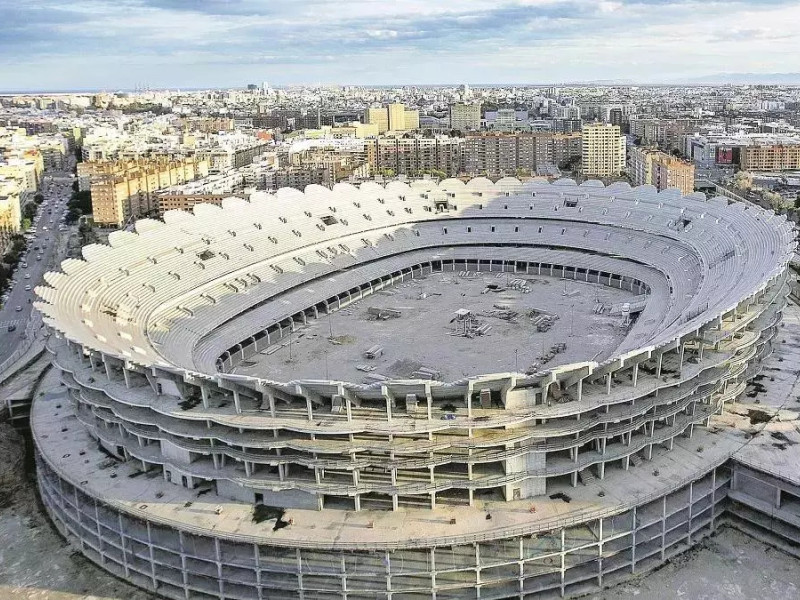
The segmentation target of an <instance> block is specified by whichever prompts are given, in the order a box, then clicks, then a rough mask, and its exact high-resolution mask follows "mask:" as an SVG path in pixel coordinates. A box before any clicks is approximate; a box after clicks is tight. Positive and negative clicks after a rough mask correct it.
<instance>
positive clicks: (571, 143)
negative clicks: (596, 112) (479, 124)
mask: <svg viewBox="0 0 800 600" xmlns="http://www.w3.org/2000/svg"><path fill="white" fill-rule="evenodd" d="M581 148H582V147H581V134H580V133H572V134H558V133H516V134H505V133H480V134H477V133H476V134H468V135H467V136H465V140H464V170H465V171H466V172H467V173H470V174H478V173H487V174H489V175H502V174H514V173H516V172H517V171H518V170H520V169H522V170H523V171H528V172H530V173H531V174H534V173H536V172H537V171H538V170H539V169H540V168H545V167H551V166H558V165H560V164H562V163H564V162H566V161H567V160H570V159H572V158H577V157H580V156H581Z"/></svg>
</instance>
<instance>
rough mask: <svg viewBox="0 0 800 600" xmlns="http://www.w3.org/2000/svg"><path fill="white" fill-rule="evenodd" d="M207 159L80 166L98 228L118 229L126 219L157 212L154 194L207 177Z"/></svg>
mask: <svg viewBox="0 0 800 600" xmlns="http://www.w3.org/2000/svg"><path fill="white" fill-rule="evenodd" d="M208 164H209V163H208V159H206V158H205V157H191V158H185V159H181V160H166V159H163V158H160V159H139V160H131V161H118V162H104V163H94V164H93V165H92V166H91V167H89V166H87V167H84V168H83V170H82V174H83V175H84V177H85V176H86V173H87V171H88V172H89V174H88V177H89V181H90V186H91V193H92V213H93V218H94V221H95V223H98V224H99V225H106V226H113V227H120V226H122V225H123V224H124V223H125V222H126V221H127V220H128V219H129V218H130V217H142V216H148V215H153V214H155V213H156V212H157V211H158V202H157V197H156V194H155V192H156V191H158V190H161V189H163V188H166V187H169V186H172V185H177V184H180V183H185V182H186V181H191V180H193V179H197V178H199V177H206V176H207V175H208V168H209V167H208Z"/></svg>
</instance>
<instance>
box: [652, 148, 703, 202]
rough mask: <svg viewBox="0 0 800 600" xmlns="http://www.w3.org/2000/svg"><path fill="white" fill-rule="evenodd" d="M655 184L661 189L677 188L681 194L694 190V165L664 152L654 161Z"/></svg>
mask: <svg viewBox="0 0 800 600" xmlns="http://www.w3.org/2000/svg"><path fill="white" fill-rule="evenodd" d="M653 185H654V186H656V189H658V190H659V191H661V190H666V189H669V188H677V189H679V190H680V191H681V194H683V195H686V194H691V193H692V192H694V165H693V164H692V163H690V162H686V161H684V160H681V159H679V158H676V157H674V156H670V155H668V154H663V155H662V156H661V157H659V158H658V159H656V160H655V161H654V162H653Z"/></svg>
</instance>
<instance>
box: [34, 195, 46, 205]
mask: <svg viewBox="0 0 800 600" xmlns="http://www.w3.org/2000/svg"><path fill="white" fill-rule="evenodd" d="M33 201H34V202H36V204H41V203H42V202H44V196H43V195H42V194H41V193H37V194H36V195H35V196H34V197H33Z"/></svg>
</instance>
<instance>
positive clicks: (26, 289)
mask: <svg viewBox="0 0 800 600" xmlns="http://www.w3.org/2000/svg"><path fill="white" fill-rule="evenodd" d="M25 291H26V292H30V291H31V284H28V285H26V286H25Z"/></svg>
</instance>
